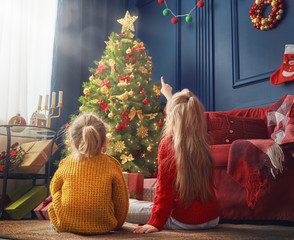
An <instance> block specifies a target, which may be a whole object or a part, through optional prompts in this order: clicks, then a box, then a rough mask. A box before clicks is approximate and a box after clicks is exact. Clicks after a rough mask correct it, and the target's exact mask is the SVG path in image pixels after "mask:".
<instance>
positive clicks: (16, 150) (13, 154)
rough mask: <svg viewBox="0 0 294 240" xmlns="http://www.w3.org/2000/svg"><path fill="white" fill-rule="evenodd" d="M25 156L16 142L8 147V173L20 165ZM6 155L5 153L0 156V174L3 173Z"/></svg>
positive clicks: (24, 152)
mask: <svg viewBox="0 0 294 240" xmlns="http://www.w3.org/2000/svg"><path fill="white" fill-rule="evenodd" d="M25 154H26V151H25V150H24V149H23V148H22V147H21V146H20V145H19V144H18V143H17V142H16V143H14V144H13V145H11V146H10V164H9V171H13V170H14V169H15V168H17V167H18V166H19V165H20V164H21V163H22V160H23V158H24V156H25ZM6 155H7V153H6V152H5V151H3V152H2V153H1V154H0V172H2V171H4V166H5V159H6Z"/></svg>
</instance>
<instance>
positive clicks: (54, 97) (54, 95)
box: [51, 92, 56, 108]
mask: <svg viewBox="0 0 294 240" xmlns="http://www.w3.org/2000/svg"><path fill="white" fill-rule="evenodd" d="M55 103H56V92H52V99H51V108H55Z"/></svg>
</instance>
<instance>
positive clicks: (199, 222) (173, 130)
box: [127, 78, 219, 233]
mask: <svg viewBox="0 0 294 240" xmlns="http://www.w3.org/2000/svg"><path fill="white" fill-rule="evenodd" d="M161 84H162V89H161V92H162V93H163V95H164V96H165V97H166V98H167V100H168V103H167V107H166V114H167V116H166V124H165V127H164V131H163V139H162V140H161V142H160V145H159V149H158V179H157V188H156V194H155V198H154V201H153V204H151V203H150V202H149V203H148V202H136V200H131V199H130V209H129V216H128V219H127V221H130V222H132V218H133V219H135V218H136V210H138V209H139V211H141V212H142V211H143V212H145V215H146V216H148V214H149V217H150V212H151V217H150V219H149V221H148V222H147V224H145V225H143V226H139V227H137V228H136V229H135V230H134V233H151V232H157V231H160V230H161V229H162V228H165V229H174V230H197V229H207V228H212V227H215V226H216V225H217V224H218V221H219V207H218V203H217V200H216V197H215V193H214V188H213V169H214V165H213V160H212V157H211V154H210V149H209V146H208V144H207V142H206V137H207V131H206V120H205V116H204V109H203V106H202V104H201V103H200V102H199V100H198V99H197V97H196V96H195V95H193V93H191V92H190V91H189V90H187V89H184V90H182V91H181V92H178V93H176V94H174V95H172V88H171V86H170V85H168V84H165V83H164V81H163V78H161ZM138 204H139V205H138ZM138 206H139V208H138ZM151 208H152V210H151ZM137 214H138V213H137ZM133 222H134V221H133ZM138 223H140V224H143V222H138ZM145 223H146V222H145Z"/></svg>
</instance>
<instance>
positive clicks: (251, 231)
mask: <svg viewBox="0 0 294 240" xmlns="http://www.w3.org/2000/svg"><path fill="white" fill-rule="evenodd" d="M136 226H137V225H136V224H131V223H125V224H124V226H123V228H122V229H121V230H120V231H115V232H111V233H109V234H104V235H78V234H73V233H56V232H55V231H54V230H53V229H52V227H51V226H50V222H49V221H48V220H19V221H16V220H2V221H0V239H15V240H21V239H27V240H29V239H36V240H43V239H50V240H52V239H53V240H54V239H73V240H76V239H150V240H152V239H198V240H202V239H203V240H204V239H205V240H217V239H221V240H228V239H229V240H231V239H234V240H240V239H242V240H243V239H248V240H249V239H250V240H256V239H269V240H284V239H287V240H288V239H289V240H293V239H294V226H293V225H291V226H281V225H255V224H254V225H253V224H231V223H223V224H219V225H218V226H217V227H216V228H214V229H210V230H201V231H171V230H163V231H160V232H158V233H151V234H143V235H138V234H134V233H133V229H134V228H135V227H136Z"/></svg>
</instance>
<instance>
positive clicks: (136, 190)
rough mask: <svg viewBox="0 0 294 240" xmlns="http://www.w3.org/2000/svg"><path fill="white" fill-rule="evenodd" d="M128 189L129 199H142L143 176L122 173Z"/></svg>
mask: <svg viewBox="0 0 294 240" xmlns="http://www.w3.org/2000/svg"><path fill="white" fill-rule="evenodd" d="M123 175H124V177H125V179H126V182H127V186H128V189H129V194H130V198H136V199H138V200H142V199H143V183H144V175H143V174H140V173H128V172H123Z"/></svg>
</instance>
